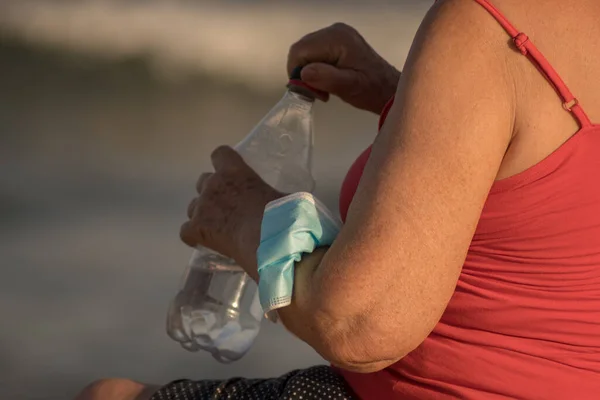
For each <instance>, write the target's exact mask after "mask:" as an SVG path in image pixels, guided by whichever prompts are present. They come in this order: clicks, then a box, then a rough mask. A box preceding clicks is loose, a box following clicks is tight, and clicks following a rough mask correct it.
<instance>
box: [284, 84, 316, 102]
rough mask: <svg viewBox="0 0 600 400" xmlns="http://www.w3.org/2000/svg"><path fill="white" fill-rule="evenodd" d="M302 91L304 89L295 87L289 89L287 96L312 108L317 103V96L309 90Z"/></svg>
mask: <svg viewBox="0 0 600 400" xmlns="http://www.w3.org/2000/svg"><path fill="white" fill-rule="evenodd" d="M301 89H304V88H297V87H295V86H291V87H288V90H287V91H286V93H285V96H286V97H288V98H291V99H294V100H295V101H298V102H301V103H305V104H307V105H309V106H312V105H313V103H314V102H315V96H314V95H313V94H312V93H311V92H310V91H309V90H308V89H304V90H301Z"/></svg>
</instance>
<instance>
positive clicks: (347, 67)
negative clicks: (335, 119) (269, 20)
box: [287, 23, 400, 114]
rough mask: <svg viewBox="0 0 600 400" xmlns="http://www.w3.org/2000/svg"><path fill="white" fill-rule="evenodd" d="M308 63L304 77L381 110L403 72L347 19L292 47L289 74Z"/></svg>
mask: <svg viewBox="0 0 600 400" xmlns="http://www.w3.org/2000/svg"><path fill="white" fill-rule="evenodd" d="M298 65H301V66H304V67H305V68H304V69H303V70H302V80H303V81H304V82H306V83H307V84H309V85H311V86H312V87H314V88H316V89H319V90H322V91H325V92H328V93H331V94H334V95H336V96H338V97H339V98H341V99H342V100H343V101H345V102H346V103H349V104H351V105H353V106H354V107H357V108H360V109H363V110H367V111H372V112H374V113H376V114H379V113H380V112H381V110H382V109H383V107H384V106H385V104H386V102H387V101H388V100H389V99H390V98H391V97H392V96H393V95H394V93H395V92H396V87H397V86H398V80H399V79H400V72H399V71H398V70H397V69H396V68H394V66H392V65H391V64H389V63H388V62H387V61H385V60H384V59H383V58H382V57H381V56H380V55H379V54H377V52H376V51H375V50H373V48H372V47H371V46H369V44H368V43H367V42H366V41H365V39H364V38H363V37H362V36H361V35H360V34H359V33H358V32H357V31H356V29H354V28H352V27H351V26H348V25H346V24H343V23H337V24H333V25H331V26H329V27H327V28H324V29H321V30H318V31H316V32H313V33H310V34H308V35H306V36H304V37H303V38H302V39H300V40H299V41H298V42H296V43H294V44H293V45H292V46H291V47H290V51H289V55H288V62H287V69H288V74H291V72H292V70H293V69H294V68H295V67H296V66H298Z"/></svg>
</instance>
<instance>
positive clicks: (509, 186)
mask: <svg viewBox="0 0 600 400" xmlns="http://www.w3.org/2000/svg"><path fill="white" fill-rule="evenodd" d="M476 1H477V2H478V3H479V4H480V5H481V6H483V7H485V8H486V9H487V10H488V11H489V12H490V13H491V14H492V15H493V16H494V17H495V18H496V19H497V20H498V21H499V23H500V24H501V25H502V26H503V27H504V28H505V29H506V31H507V32H508V33H509V34H510V35H511V37H513V39H514V44H515V46H516V47H517V48H518V49H520V50H521V52H522V53H523V55H525V56H527V57H528V58H529V59H530V60H531V61H532V62H533V63H535V64H536V65H537V66H538V67H539V69H540V71H541V72H542V73H543V74H545V75H546V77H547V78H548V81H549V82H550V83H551V84H552V85H553V86H554V87H555V89H556V91H557V93H558V95H559V97H560V98H561V100H562V101H563V103H564V105H565V110H567V111H568V112H571V113H572V115H573V117H574V118H575V119H576V120H577V121H578V122H579V124H580V127H581V129H580V130H579V131H578V132H577V133H576V134H575V135H574V136H573V137H572V138H571V139H570V140H568V141H567V142H566V143H565V144H563V145H562V146H561V147H560V148H559V149H558V150H556V151H555V152H554V153H552V154H551V155H550V156H548V157H547V158H546V159H544V160H543V161H541V162H540V163H538V164H536V165H534V166H533V167H531V168H529V169H527V170H526V171H524V172H522V173H520V174H517V175H515V176H512V177H509V178H507V179H503V180H500V181H497V182H495V184H494V185H493V187H492V189H491V191H490V193H489V196H488V199H487V202H486V204H485V207H484V210H483V213H482V215H481V219H480V221H479V225H478V227H477V230H476V233H475V236H474V237H473V240H472V243H471V246H470V248H469V252H468V255H467V259H466V261H465V264H464V266H463V269H462V273H461V275H460V278H459V281H458V285H457V287H456V292H455V294H454V296H453V297H452V299H451V301H450V303H449V305H448V308H447V310H446V312H445V313H444V315H443V317H442V319H441V321H440V322H439V323H438V325H437V326H436V328H435V329H434V331H433V332H432V333H431V335H430V336H429V337H428V338H427V339H426V340H425V342H423V344H422V345H421V346H420V347H418V348H417V349H416V350H414V351H413V352H412V353H410V354H409V355H407V356H406V357H405V358H403V359H402V360H401V361H399V362H398V363H396V364H394V365H392V366H391V367H389V368H387V369H385V370H383V371H380V372H377V373H373V374H356V373H351V372H347V371H340V372H341V374H342V375H343V376H344V378H345V379H346V380H347V382H348V383H349V385H350V386H351V387H352V389H353V390H354V391H355V393H356V394H357V395H358V397H360V398H361V399H375V400H385V399H419V400H427V399H443V400H446V399H448V400H449V399H482V400H483V399H485V400H494V399H528V400H529V399H543V400H553V399H577V400H597V399H600V125H595V124H592V123H591V122H590V120H589V118H588V117H587V115H586V114H585V112H584V110H583V108H582V107H581V105H579V104H578V102H577V101H576V100H575V97H574V96H573V95H572V94H571V92H570V91H569V89H568V88H567V86H566V85H565V84H564V82H563V81H562V80H561V79H560V77H559V76H558V74H557V73H556V72H555V71H554V69H553V68H552V66H551V65H550V64H549V63H548V61H547V60H546V59H545V58H544V57H543V56H542V54H541V53H540V52H539V51H538V50H537V49H536V48H535V46H534V45H533V43H532V42H531V40H529V39H528V38H527V36H526V35H525V34H523V33H521V32H519V31H517V30H516V29H515V28H514V27H513V26H512V25H511V24H510V23H509V22H508V21H507V20H506V19H505V18H504V17H503V16H502V14H501V13H500V12H499V11H498V10H497V9H496V8H494V6H493V5H491V4H490V3H489V1H487V0H476ZM392 101H393V99H392ZM392 101H390V103H389V104H388V106H387V107H386V109H385V110H384V113H383V114H382V118H381V121H380V127H381V124H382V123H383V122H384V121H385V115H386V113H387V110H389V107H390V106H391V103H392ZM369 154H370V148H369V149H367V150H365V152H364V153H363V154H361V155H360V156H359V158H358V159H357V160H356V162H355V163H354V164H353V165H352V167H351V168H350V170H349V171H348V175H347V177H346V179H345V180H344V183H343V185H342V190H341V194H340V212H341V215H342V217H343V219H344V220H345V218H346V214H347V212H348V207H349V206H350V203H351V202H352V197H353V196H354V193H355V191H356V188H357V186H358V183H359V181H360V178H361V175H362V172H363V169H364V166H365V164H366V162H367V161H368V158H369Z"/></svg>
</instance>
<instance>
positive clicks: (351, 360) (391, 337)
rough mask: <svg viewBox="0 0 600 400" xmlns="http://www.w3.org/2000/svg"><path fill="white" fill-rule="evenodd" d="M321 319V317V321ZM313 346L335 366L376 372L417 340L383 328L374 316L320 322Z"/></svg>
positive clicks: (411, 346) (362, 371)
mask: <svg viewBox="0 0 600 400" xmlns="http://www.w3.org/2000/svg"><path fill="white" fill-rule="evenodd" d="M321 322H322V321H321ZM316 326H317V327H318V328H317V329H315V332H318V334H317V338H315V339H316V340H315V342H316V343H315V344H316V345H313V348H315V350H316V351H317V352H318V353H319V354H320V355H321V356H322V357H323V358H324V359H325V360H327V361H329V362H330V363H331V364H332V365H333V366H335V367H338V368H341V369H343V370H346V371H350V372H355V373H363V374H368V373H374V372H378V371H381V370H383V369H385V368H387V367H389V366H390V365H392V364H395V363H396V362H398V361H399V360H401V359H402V358H404V356H406V355H407V354H408V353H410V352H411V351H412V350H414V349H415V348H416V347H417V346H418V344H420V343H421V342H422V340H421V341H419V343H418V344H416V345H415V344H413V343H411V342H412V341H410V342H409V341H407V340H406V339H407V337H406V336H404V337H403V335H402V334H401V333H400V332H394V330H384V329H380V324H376V323H375V322H374V321H372V319H371V318H369V319H365V318H354V319H353V320H336V322H335V323H332V320H331V319H330V320H329V321H328V322H327V323H318V324H317V325H316Z"/></svg>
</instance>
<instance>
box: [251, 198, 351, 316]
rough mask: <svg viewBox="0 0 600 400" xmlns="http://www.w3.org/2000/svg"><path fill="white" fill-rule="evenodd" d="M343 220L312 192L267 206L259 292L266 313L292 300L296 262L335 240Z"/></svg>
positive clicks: (262, 239) (263, 221)
mask: <svg viewBox="0 0 600 400" xmlns="http://www.w3.org/2000/svg"><path fill="white" fill-rule="evenodd" d="M341 226H342V223H341V221H340V220H339V218H337V217H335V216H334V215H333V214H332V213H331V211H329V210H328V209H327V207H325V205H324V204H323V203H321V202H320V201H319V200H317V199H316V198H315V197H313V195H311V194H310V193H305V192H300V193H294V194H291V195H289V196H286V197H283V198H281V199H278V200H275V201H273V202H271V203H269V204H268V205H267V206H266V207H265V212H264V215H263V220H262V226H261V235H260V236H261V238H260V245H259V247H258V251H257V259H258V274H259V276H260V280H259V284H258V291H259V297H260V304H261V306H262V308H263V310H264V312H265V316H266V317H267V318H268V319H270V320H271V321H276V320H277V313H276V312H275V310H276V309H278V308H281V307H285V306H287V305H289V304H290V303H291V302H292V292H293V288H294V263H296V262H298V261H300V260H301V258H302V255H303V254H305V253H312V252H313V251H314V250H315V249H316V248H318V247H323V246H329V245H331V244H332V243H333V241H334V240H335V238H336V236H337V235H338V233H339V231H340V229H341Z"/></svg>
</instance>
